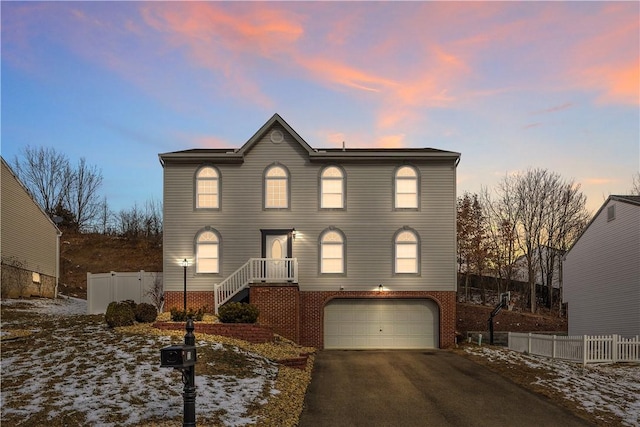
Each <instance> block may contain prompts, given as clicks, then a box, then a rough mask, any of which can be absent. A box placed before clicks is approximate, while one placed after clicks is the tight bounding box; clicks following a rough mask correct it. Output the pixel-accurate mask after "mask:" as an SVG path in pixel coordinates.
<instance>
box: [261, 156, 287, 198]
mask: <svg viewBox="0 0 640 427" xmlns="http://www.w3.org/2000/svg"><path fill="white" fill-rule="evenodd" d="M264 207H265V209H286V208H288V207H289V173H288V172H287V170H286V169H285V168H284V167H283V166H280V165H273V166H270V167H268V168H267V169H266V171H265V173H264Z"/></svg>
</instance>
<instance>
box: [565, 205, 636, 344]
mask: <svg viewBox="0 0 640 427" xmlns="http://www.w3.org/2000/svg"><path fill="white" fill-rule="evenodd" d="M611 204H615V205H616V208H615V209H616V218H615V219H614V220H613V221H607V207H608V206H610V205H611ZM563 272H564V300H565V302H567V303H568V311H569V334H570V335H602V334H619V335H623V336H636V335H638V334H640V206H637V205H633V204H629V203H624V202H620V201H616V200H609V202H608V203H607V204H606V206H605V207H604V209H601V210H600V211H599V214H598V216H597V217H596V218H594V220H593V222H592V223H591V224H590V226H589V228H587V230H586V231H585V232H584V233H583V234H582V236H581V237H580V239H579V240H578V241H577V242H576V243H575V245H574V246H573V248H572V249H571V250H570V251H569V252H568V254H567V256H566V258H565V261H564V264H563Z"/></svg>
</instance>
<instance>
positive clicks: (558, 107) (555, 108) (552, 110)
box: [531, 102, 573, 114]
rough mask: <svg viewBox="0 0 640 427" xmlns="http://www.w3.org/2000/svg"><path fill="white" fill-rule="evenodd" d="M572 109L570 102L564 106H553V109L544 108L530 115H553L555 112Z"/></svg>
mask: <svg viewBox="0 0 640 427" xmlns="http://www.w3.org/2000/svg"><path fill="white" fill-rule="evenodd" d="M571 107H573V104H572V103H571V102H565V103H564V104H560V105H555V106H553V107H549V108H545V109H543V110H537V111H532V112H531V114H547V113H555V112H557V111H563V110H568V109H569V108H571Z"/></svg>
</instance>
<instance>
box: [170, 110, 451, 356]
mask: <svg viewBox="0 0 640 427" xmlns="http://www.w3.org/2000/svg"><path fill="white" fill-rule="evenodd" d="M159 157H160V162H161V164H162V166H163V168H164V203H163V208H164V216H163V221H164V222H163V224H164V229H163V234H164V243H163V251H164V289H165V308H166V309H167V310H168V309H170V308H172V307H176V308H179V309H181V308H182V306H183V288H184V286H185V280H184V276H183V274H184V272H185V270H184V268H185V267H183V266H182V263H183V262H184V260H185V259H186V261H187V263H188V266H187V267H186V272H187V276H186V286H187V298H188V306H189V307H193V308H195V307H200V306H204V305H206V306H208V307H210V308H213V307H214V306H215V307H217V306H218V305H220V304H222V303H224V302H226V301H228V300H229V299H231V298H234V297H237V296H238V293H239V292H242V291H243V290H244V289H249V300H250V302H251V303H253V304H255V305H257V306H258V307H259V308H260V310H261V312H260V318H259V322H260V323H262V324H268V325H271V326H272V327H273V328H274V330H276V332H278V333H280V334H281V335H283V336H285V337H287V338H290V339H292V340H294V341H296V342H298V343H301V344H303V345H311V346H316V347H320V348H323V347H324V348H431V347H449V346H451V345H453V344H454V334H455V323H456V319H455V307H456V306H455V304H456V219H455V215H456V208H455V205H456V166H457V165H458V162H459V159H460V154H459V153H455V152H449V151H442V150H435V149H429V148H424V149H315V148H312V147H311V146H309V144H307V142H305V141H304V140H303V139H302V138H301V137H300V135H298V134H297V133H296V132H295V131H294V130H293V129H292V128H291V127H290V126H289V125H288V124H287V123H286V122H285V121H284V120H283V119H282V118H281V117H280V116H279V115H277V114H275V115H274V116H273V117H272V118H271V119H270V120H269V121H268V122H267V123H265V124H264V125H263V126H262V127H261V128H260V129H259V130H258V131H257V132H256V133H255V134H254V135H253V136H252V137H251V138H250V139H249V140H248V141H247V142H246V143H245V144H244V145H243V146H242V147H241V148H239V149H193V150H185V151H178V152H172V153H164V154H160V156H159ZM245 292H246V291H245Z"/></svg>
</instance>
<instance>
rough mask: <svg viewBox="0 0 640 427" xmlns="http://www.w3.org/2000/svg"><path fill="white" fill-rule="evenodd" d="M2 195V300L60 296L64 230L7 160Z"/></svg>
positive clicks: (0, 232)
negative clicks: (61, 243)
mask: <svg viewBox="0 0 640 427" xmlns="http://www.w3.org/2000/svg"><path fill="white" fill-rule="evenodd" d="M0 160H1V162H0V163H2V193H1V195H0V199H1V201H0V204H1V213H0V253H1V256H2V281H1V284H0V289H1V294H2V298H16V297H20V296H27V297H28V296H41V297H50V298H55V297H56V296H57V292H58V278H59V265H60V263H59V259H60V236H61V235H62V233H60V230H58V227H56V225H55V224H54V223H53V221H51V219H50V218H49V216H48V215H47V214H46V213H45V212H44V211H43V210H42V208H40V206H39V205H38V204H37V203H36V202H35V201H34V200H33V198H32V197H31V195H30V194H29V192H28V191H27V189H26V188H25V187H24V186H23V185H22V183H21V182H20V181H19V180H18V178H17V177H16V175H15V174H14V173H13V171H12V170H11V168H10V167H9V165H8V164H7V163H6V162H5V160H4V159H3V158H0Z"/></svg>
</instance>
